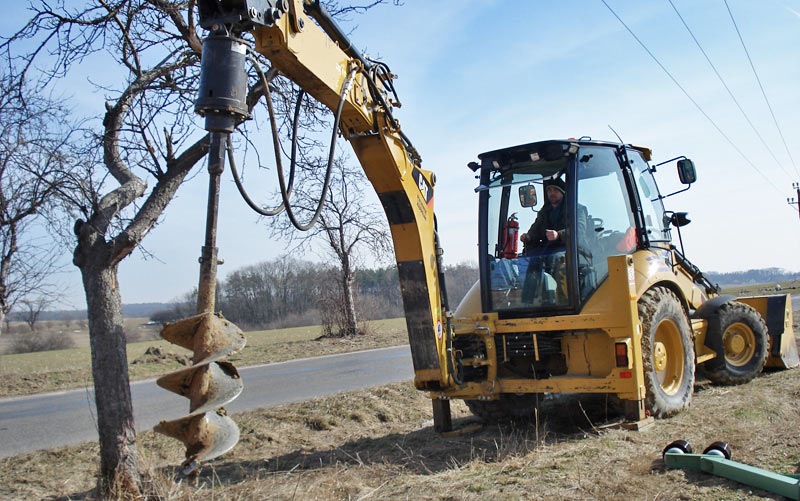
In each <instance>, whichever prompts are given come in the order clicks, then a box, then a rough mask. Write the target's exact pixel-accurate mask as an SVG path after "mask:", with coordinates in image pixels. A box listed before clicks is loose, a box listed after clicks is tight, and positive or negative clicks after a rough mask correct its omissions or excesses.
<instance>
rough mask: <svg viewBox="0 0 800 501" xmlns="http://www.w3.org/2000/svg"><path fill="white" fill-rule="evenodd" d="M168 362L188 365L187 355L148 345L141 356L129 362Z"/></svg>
mask: <svg viewBox="0 0 800 501" xmlns="http://www.w3.org/2000/svg"><path fill="white" fill-rule="evenodd" d="M170 362H178V363H179V364H181V365H189V357H187V356H186V355H178V354H177V353H172V352H171V351H164V349H163V348H160V347H158V346H150V347H148V348H147V350H145V352H144V354H143V355H142V356H141V357H139V358H137V359H136V360H134V361H133V362H131V364H167V363H170Z"/></svg>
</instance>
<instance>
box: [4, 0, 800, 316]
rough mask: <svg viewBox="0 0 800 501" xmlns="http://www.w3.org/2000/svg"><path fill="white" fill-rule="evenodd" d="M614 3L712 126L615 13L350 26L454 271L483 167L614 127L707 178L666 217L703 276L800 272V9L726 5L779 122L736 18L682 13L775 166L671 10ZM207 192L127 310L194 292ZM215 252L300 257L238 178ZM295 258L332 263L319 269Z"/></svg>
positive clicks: (379, 19)
mask: <svg viewBox="0 0 800 501" xmlns="http://www.w3.org/2000/svg"><path fill="white" fill-rule="evenodd" d="M606 3H607V4H608V6H610V7H611V8H612V9H613V10H614V11H615V12H616V13H617V15H618V16H619V17H620V18H621V19H622V20H623V21H624V22H625V23H626V24H627V25H628V26H629V27H630V29H631V30H632V31H633V32H634V33H635V34H636V36H637V37H639V39H640V40H641V41H642V42H643V43H644V45H645V46H646V47H647V49H648V50H649V51H650V52H651V53H652V54H653V55H654V56H655V57H656V58H657V59H658V61H659V62H660V64H661V65H663V67H664V68H666V70H667V71H668V72H669V73H670V74H671V75H672V77H673V78H674V79H675V80H676V81H677V82H678V83H679V84H680V86H681V87H682V88H683V89H685V91H686V93H688V94H689V95H690V96H691V99H693V100H694V102H696V103H697V105H698V106H699V108H700V109H698V107H697V106H695V104H693V103H692V101H691V100H690V99H689V98H688V97H687V96H686V94H685V93H684V92H683V91H682V90H681V89H680V88H679V87H678V86H677V85H676V84H675V83H674V82H673V81H672V80H671V79H670V77H669V76H668V75H667V74H666V73H665V71H664V70H663V69H662V68H661V67H659V64H658V63H656V62H655V61H654V60H653V58H652V57H651V56H650V55H648V53H647V52H646V51H645V49H643V48H642V46H641V45H639V43H638V42H637V41H636V40H635V39H634V38H633V37H632V36H631V34H630V33H629V32H628V31H627V30H626V29H625V27H624V26H623V25H622V24H621V23H620V21H619V20H618V19H617V18H616V17H615V16H614V15H613V14H612V13H611V11H610V10H609V8H608V7H607V6H606V5H605V4H604V3H603V1H602V0H576V1H560V2H549V1H544V0H530V1H522V0H517V1H511V0H507V1H500V0H497V1H477V0H474V1H473V0H459V1H455V0H449V1H444V0H404V2H403V5H402V6H400V7H396V6H392V5H385V6H378V7H376V8H374V9H372V10H370V11H369V12H368V13H366V14H364V15H358V16H353V17H352V18H351V19H350V20H347V21H345V22H343V23H342V25H343V27H344V28H345V29H346V30H347V31H351V40H352V41H353V43H354V45H355V46H357V47H359V48H361V50H362V51H363V52H365V53H366V54H367V55H369V56H371V57H373V58H375V57H377V58H380V59H381V60H383V61H384V62H386V63H387V64H388V65H389V66H390V68H391V69H392V71H393V72H394V73H395V74H397V75H399V78H398V79H397V80H396V81H395V86H396V88H397V91H398V94H399V97H400V99H401V101H402V103H403V106H402V108H400V109H399V110H395V116H396V117H397V118H398V119H399V120H400V122H401V124H402V127H403V130H404V131H405V133H406V134H407V135H408V136H409V138H410V139H411V141H412V142H413V143H414V145H415V146H416V148H417V150H418V151H419V152H420V154H421V156H422V159H423V168H425V169H429V170H432V171H434V172H435V173H436V176H437V179H438V182H437V185H436V187H435V198H434V201H435V211H436V213H437V217H438V221H439V228H440V236H441V241H442V245H443V247H444V251H445V255H444V258H445V262H446V263H451V264H455V263H460V262H473V263H475V262H477V202H478V199H477V195H476V194H475V193H474V188H475V186H476V185H477V180H476V179H474V175H473V173H472V172H471V171H470V170H468V168H467V167H466V165H467V163H468V162H470V161H473V160H476V159H477V156H478V154H480V153H482V152H484V151H489V150H494V149H498V148H503V147H507V146H513V145H516V144H522V143H528V142H533V141H538V140H545V139H562V138H569V137H581V136H590V137H591V138H593V139H598V140H612V141H615V140H616V138H615V136H614V133H613V132H612V131H611V130H610V128H609V126H610V127H613V128H614V130H616V132H617V133H618V134H619V135H620V136H621V138H622V139H623V140H624V141H625V142H626V143H632V144H636V145H641V146H647V147H649V148H651V149H652V150H653V160H654V162H656V163H657V162H660V161H664V160H668V159H670V158H674V157H677V156H679V155H685V156H687V157H689V158H691V159H692V160H693V161H694V162H695V166H696V168H697V174H698V180H697V182H696V183H695V184H694V185H693V186H692V187H691V189H690V190H689V191H687V192H685V193H681V194H679V195H676V196H674V197H670V198H668V199H667V200H666V205H667V209H669V210H675V211H686V212H688V213H689V217H690V219H691V220H692V223H691V224H689V225H688V226H685V227H684V228H682V236H683V242H684V245H685V250H686V254H687V256H688V257H689V259H690V260H691V261H692V262H694V263H695V264H696V265H698V266H699V267H700V268H701V269H702V270H705V271H717V272H726V271H737V270H747V269H751V268H764V267H779V268H784V269H789V270H797V271H800V265H798V262H797V255H798V250H800V218H799V217H798V211H797V206H796V205H795V206H790V205H789V204H788V203H787V200H786V199H787V197H795V198H797V193H796V192H795V191H794V190H793V189H792V183H793V182H800V170H799V169H800V147H799V145H800V141H799V140H800V114H798V110H800V92H798V82H800V0H760V1H754V0H728V5H729V6H730V9H731V11H732V13H733V16H734V18H735V20H736V23H737V25H738V28H739V30H740V32H741V36H742V38H743V39H744V41H745V44H746V47H747V50H748V51H749V54H750V58H751V59H752V62H753V65H754V66H755V68H756V70H757V73H758V77H759V78H760V81H761V86H763V89H764V91H765V93H766V95H767V98H768V99H769V103H770V104H771V107H772V110H773V112H774V116H775V119H774V120H773V118H772V115H771V114H770V110H769V108H768V107H767V105H766V102H765V99H764V97H763V95H762V92H761V90H760V87H759V83H758V81H757V80H756V78H755V76H754V73H753V70H752V69H751V66H750V63H749V62H748V58H747V55H746V54H745V52H744V50H743V48H742V44H741V42H740V40H739V36H738V35H737V32H736V29H735V27H734V25H733V23H732V22H731V18H730V16H729V14H728V10H727V9H726V4H725V2H724V1H723V0H707V1H702V2H698V1H690V0H672V4H674V6H675V8H676V9H677V11H678V12H679V13H680V15H681V16H682V17H683V20H684V21H685V22H686V24H687V25H688V26H689V27H690V28H691V30H692V32H693V33H694V36H695V37H696V39H697V40H698V42H699V43H700V45H701V46H702V48H703V49H704V50H705V52H706V54H707V55H708V57H709V58H710V59H711V61H712V63H713V64H714V66H715V67H716V69H717V71H718V72H719V73H720V75H721V76H722V78H723V79H724V81H725V83H726V84H727V86H728V87H729V88H730V90H731V92H732V93H733V94H734V96H735V97H736V99H737V100H738V102H739V104H740V105H741V107H742V108H743V109H744V111H745V113H746V114H747V116H748V117H749V119H750V121H751V122H752V123H753V125H754V127H755V129H756V130H757V131H758V133H759V134H760V135H761V137H762V138H763V140H764V142H765V143H766V145H767V147H768V148H769V149H767V147H765V146H764V144H763V143H762V142H761V140H760V139H759V138H758V136H757V135H756V134H755V133H754V132H753V129H752V128H751V127H750V125H748V122H747V121H746V119H745V118H744V117H743V115H742V113H741V112H740V111H739V109H738V108H737V106H736V104H735V103H734V101H733V100H732V99H731V97H730V95H729V94H728V92H727V91H726V90H725V88H724V87H723V85H722V84H721V83H720V81H719V79H718V78H717V76H716V75H715V73H714V71H713V70H712V68H711V67H710V66H709V64H708V62H707V61H706V59H705V57H704V56H703V53H702V52H701V51H700V49H698V47H697V45H696V44H695V42H694V41H693V39H692V36H691V35H690V34H689V32H688V31H687V30H686V28H685V27H684V25H683V23H682V22H681V19H680V18H679V16H678V14H676V11H675V9H673V6H672V5H671V4H670V2H669V0H646V1H642V0H636V1H634V0H606ZM14 10H15V15H14V16H9V17H7V18H6V19H5V20H3V21H0V27H2V29H3V31H4V32H5V33H9V32H11V31H13V30H14V29H15V27H16V26H19V25H20V24H21V23H22V22H23V21H24V19H25V18H26V16H25V13H24V11H22V10H21V9H19V8H18V7H15V9H14ZM92 68H95V69H96V71H92ZM87 75H88V76H87ZM90 78H91V79H92V80H94V81H98V80H102V79H103V78H106V79H113V73H110V72H108V71H103V69H102V62H100V61H98V62H92V61H88V62H87V63H86V64H85V65H82V72H81V74H80V75H71V76H70V79H69V80H68V85H67V88H68V89H69V90H70V91H73V92H75V93H76V94H78V95H79V97H78V98H77V101H78V102H79V106H78V107H77V109H80V110H81V111H82V112H90V113H91V112H92V110H94V112H95V113H97V114H98V116H100V114H102V112H103V110H102V103H103V101H104V99H103V97H102V94H100V93H98V92H96V91H94V90H93V89H92V87H91V85H90V84H89V81H88V80H89V79H90ZM701 110H702V111H701ZM709 118H710V120H709ZM712 121H713V124H712ZM775 121H777V124H778V126H779V128H778V127H776V125H775ZM197 123H198V128H200V127H201V122H200V121H199V120H198V121H197ZM714 124H716V126H715V125H714ZM717 128H719V129H720V130H721V132H720V130H718V129H717ZM779 130H780V133H782V134H783V138H784V140H785V146H784V140H782V139H781V136H780V135H779ZM263 133H264V134H265V135H267V134H269V132H268V131H266V130H265V131H263ZM723 134H724V136H723ZM726 137H727V139H726ZM342 149H349V146H346V145H345V146H344V147H343V148H342ZM737 149H738V151H737ZM770 150H771V152H772V153H770ZM264 154H266V155H271V154H272V153H271V151H266V152H262V155H264ZM773 155H774V158H773ZM776 159H777V161H776ZM353 162H355V157H354V156H353ZM273 175H274V174H272V173H271V172H270V173H264V178H263V179H260V180H258V181H255V182H256V184H257V186H258V187H260V188H262V189H264V190H271V189H275V187H276V186H277V181H276V180H275V179H274V178H273V177H272V176H273ZM656 179H657V181H658V182H659V184H660V187H661V190H662V192H667V193H668V192H671V191H675V190H677V189H680V188H681V187H682V186H681V185H680V184H679V183H678V178H677V173H676V171H675V168H674V163H672V164H669V165H664V166H663V167H660V168H659V169H658V172H657V174H656ZM206 189H207V174H206V173H205V171H203V172H202V173H200V174H198V175H196V176H194V177H193V178H192V179H191V180H190V181H188V182H186V183H185V185H184V186H182V187H181V189H180V190H179V192H178V197H177V199H176V200H175V201H173V202H172V203H171V204H170V206H169V207H168V208H167V211H166V213H165V215H164V217H163V218H162V221H161V223H160V224H159V225H158V226H157V227H156V228H155V229H154V230H153V231H151V233H150V234H149V235H148V236H147V237H146V238H145V240H144V247H145V248H146V249H147V251H148V253H149V254H151V255H152V256H151V257H149V258H145V255H144V254H143V253H141V252H135V253H134V254H133V255H132V256H130V257H128V258H127V259H125V260H124V261H123V262H122V264H121V265H120V270H119V279H120V290H121V293H122V298H123V302H124V303H143V302H167V301H170V300H172V299H175V298H177V297H179V296H180V295H182V294H183V293H185V292H187V291H189V290H191V289H192V288H193V287H195V286H196V285H197V279H198V273H199V268H198V264H197V257H198V256H199V253H200V247H201V246H202V243H203V233H204V224H205V206H206V197H207V195H206ZM370 196H371V195H370ZM372 198H374V200H373V202H374V203H375V204H376V205H377V198H375V197H372ZM218 247H219V249H220V256H221V257H222V258H223V259H224V260H225V264H224V265H223V266H221V267H220V270H219V273H220V276H221V277H222V278H224V277H225V275H226V274H228V273H231V272H233V271H234V270H236V269H237V268H240V267H242V266H246V265H249V264H254V263H257V262H260V261H264V260H271V259H276V258H278V257H279V256H281V255H282V254H284V253H286V252H287V246H286V242H285V241H282V240H279V239H275V238H273V237H272V236H271V235H270V233H269V231H268V228H267V226H266V224H265V223H264V222H263V221H260V220H259V219H258V217H257V216H256V215H255V214H254V213H252V212H250V211H249V209H248V208H247V207H246V206H245V204H244V202H243V201H242V200H241V198H240V196H239V195H238V193H237V192H236V190H235V188H234V185H233V181H232V179H231V177H230V171H229V170H226V174H224V176H223V189H222V193H221V209H220V216H219V233H218ZM295 257H298V258H301V259H306V260H311V261H316V262H320V261H324V260H326V258H325V256H324V255H323V254H322V253H321V252H319V251H317V252H314V251H312V252H310V253H307V254H305V255H295ZM367 263H369V259H367ZM62 278H63V280H64V282H65V283H66V284H67V287H68V289H67V290H68V296H67V297H68V299H67V300H66V301H65V303H64V305H63V306H64V307H67V308H76V309H83V308H85V306H84V305H85V302H84V297H83V290H82V287H81V284H80V275H79V273H78V271H77V269H76V268H74V267H71V266H67V267H66V272H65V273H64V274H63V277H62Z"/></svg>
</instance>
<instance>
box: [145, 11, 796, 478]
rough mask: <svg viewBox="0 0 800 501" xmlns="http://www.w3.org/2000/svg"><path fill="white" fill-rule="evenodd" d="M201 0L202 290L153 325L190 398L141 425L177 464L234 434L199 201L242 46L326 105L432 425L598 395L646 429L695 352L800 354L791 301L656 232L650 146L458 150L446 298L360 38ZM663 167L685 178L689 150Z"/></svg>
mask: <svg viewBox="0 0 800 501" xmlns="http://www.w3.org/2000/svg"><path fill="white" fill-rule="evenodd" d="M197 4H198V8H199V14H200V15H199V19H200V24H201V26H202V27H203V28H205V29H206V30H208V31H209V32H210V34H209V36H208V37H207V38H206V40H205V41H204V46H203V55H202V59H203V61H202V73H201V85H200V93H199V96H198V99H197V101H196V111H197V112H198V113H200V114H201V115H203V116H204V117H205V128H206V130H208V131H209V132H210V133H211V138H212V139H211V141H212V142H211V147H212V148H211V155H210V157H211V159H210V163H209V172H210V173H211V175H212V178H211V179H212V180H211V183H210V191H209V218H208V221H209V226H208V227H207V228H209V230H208V233H207V234H208V235H209V238H208V239H207V243H206V247H204V258H203V266H205V267H204V268H201V287H200V289H201V290H205V291H206V292H205V294H203V295H202V296H203V297H204V298H209V297H210V298H211V301H210V303H209V300H208V299H206V300H204V301H203V302H202V304H201V302H199V303H198V315H197V316H196V317H192V318H190V319H186V320H182V321H180V322H178V323H176V324H172V325H168V326H166V327H165V333H164V335H165V337H168V338H169V339H172V340H173V341H174V342H178V343H180V344H182V345H184V346H186V347H188V348H190V349H194V350H195V351H196V352H197V353H196V357H195V359H194V365H193V366H192V367H191V368H187V369H184V370H183V371H181V373H180V374H178V375H167V376H165V377H164V378H162V379H164V383H163V386H165V387H167V388H168V389H171V390H172V391H176V392H178V393H180V394H182V395H185V396H187V397H188V398H190V400H191V406H190V414H189V415H188V416H187V417H185V418H182V419H181V420H178V421H174V422H169V423H162V424H160V425H159V427H157V429H159V430H160V431H162V432H164V433H167V434H169V435H171V436H174V437H176V438H178V439H180V440H182V441H184V442H185V443H186V445H187V464H186V466H187V468H186V470H185V471H191V470H192V469H193V468H194V467H195V465H196V464H197V463H198V462H201V461H204V460H207V459H210V458H212V457H215V456H217V455H219V454H222V453H224V452H225V451H226V450H228V449H230V448H231V447H233V445H234V444H235V443H236V440H237V437H238V429H236V426H235V424H234V423H233V421H232V420H230V418H228V417H227V416H225V415H224V414H225V413H224V410H222V409H221V408H220V406H221V405H223V404H224V403H225V402H228V401H230V400H232V399H233V398H235V397H236V395H238V392H240V391H241V383H240V382H239V380H238V373H237V372H236V370H235V368H234V367H233V365H232V364H230V363H229V362H225V361H223V360H222V359H223V358H225V357H227V356H228V355H230V354H231V353H233V352H235V351H236V350H238V349H241V347H242V346H243V345H244V341H243V339H244V337H243V336H242V335H241V332H240V331H238V329H236V328H235V326H233V325H232V324H230V322H227V321H226V320H224V319H222V318H221V316H220V315H218V314H215V313H214V309H213V283H212V282H213V280H212V279H213V272H215V263H216V248H215V247H214V239H213V238H211V237H213V236H214V235H213V231H212V230H214V229H215V226H214V225H215V224H216V219H215V218H216V212H215V208H214V207H215V206H213V204H212V202H213V201H214V199H213V197H214V190H217V191H216V193H217V196H218V178H219V175H220V173H221V172H222V166H223V165H224V160H225V153H226V151H227V153H228V158H229V160H230V161H231V167H232V169H231V170H233V171H234V176H235V177H236V172H235V170H234V169H233V167H234V164H233V154H232V148H231V145H230V141H229V138H228V136H229V134H231V133H232V132H233V131H234V130H235V128H236V126H237V125H238V124H239V123H241V122H242V121H244V120H246V119H247V118H248V116H249V115H248V108H247V104H246V103H245V99H244V97H245V96H246V94H247V73H246V71H245V64H246V61H248V60H253V59H254V57H255V56H256V55H258V54H261V55H263V56H265V57H266V58H268V59H269V61H270V63H271V65H272V69H273V70H277V71H279V72H280V73H281V74H283V75H284V76H286V77H288V78H289V79H291V80H293V81H294V82H295V83H296V84H297V85H298V86H299V87H300V88H301V89H302V90H303V91H305V92H306V93H308V94H310V95H311V96H313V97H314V98H315V99H317V100H318V101H319V102H321V103H323V104H324V105H325V106H327V107H328V108H330V109H331V110H335V118H334V121H335V122H334V123H335V125H334V127H335V129H336V130H337V131H338V132H339V133H340V134H341V136H343V137H344V138H345V139H346V140H347V141H349V142H350V144H351V145H352V147H353V150H354V151H355V154H356V156H357V157H358V160H359V162H360V163H361V165H362V167H363V169H364V171H365V173H366V175H367V177H368V179H369V181H370V182H371V183H372V185H373V187H374V188H375V191H376V192H377V194H378V197H379V199H380V201H381V203H382V205H383V208H384V210H385V212H386V217H387V220H388V222H389V226H390V230H391V234H392V238H393V242H394V251H395V256H396V259H397V270H398V274H399V279H400V287H401V293H402V298H403V305H404V309H405V315H406V324H407V328H408V338H409V344H410V348H411V355H412V361H413V365H414V385H415V386H416V388H418V389H419V390H422V391H426V392H428V393H429V395H430V397H431V401H432V403H433V415H434V426H435V428H436V430H437V431H440V432H445V431H449V430H451V429H452V422H451V418H450V407H449V401H450V400H451V399H463V400H465V401H466V403H467V405H468V406H469V408H470V409H471V410H472V411H473V412H474V413H475V414H477V415H478V416H480V417H481V418H483V419H487V420H493V419H508V418H520V417H527V416H529V415H530V414H531V413H532V412H533V409H534V406H535V404H536V396H537V395H541V394H545V393H599V394H607V395H611V396H613V397H614V398H616V399H618V400H619V402H620V404H621V405H622V406H623V408H624V414H625V417H626V418H627V420H628V421H629V422H631V423H634V424H635V423H642V422H644V421H646V420H648V419H649V418H650V416H654V417H665V416H669V415H671V414H673V413H675V412H678V411H680V410H681V409H684V408H685V407H686V406H687V405H689V402H690V400H691V397H692V391H693V385H694V381H695V368H696V366H697V367H700V370H702V371H703V372H704V373H705V374H706V375H707V376H708V378H709V379H711V380H712V381H715V382H718V383H722V384H738V383H743V382H746V381H749V380H750V379H752V378H753V377H755V376H756V375H757V374H758V373H759V372H760V371H761V370H762V368H763V367H764V365H765V364H766V365H770V366H785V367H794V366H797V365H798V364H800V361H799V360H798V356H797V350H796V346H795V339H794V333H793V332H792V312H791V302H790V301H789V299H788V296H770V297H752V298H733V297H730V296H721V295H719V291H718V289H717V288H716V287H715V286H713V285H712V284H711V283H710V282H709V281H708V280H707V278H706V277H705V276H704V275H703V274H702V273H701V272H700V270H698V269H697V267H695V266H694V265H693V264H692V263H690V262H689V260H688V259H687V258H686V257H685V256H684V253H683V251H682V250H683V249H682V245H681V249H680V250H679V249H678V248H677V247H676V246H675V245H673V243H672V232H673V230H675V229H677V231H678V234H679V231H680V227H681V226H682V225H684V224H686V223H687V222H688V218H687V217H686V214H685V213H680V212H675V213H673V212H668V211H666V210H665V209H664V205H663V200H664V198H666V197H668V196H670V195H672V194H668V195H663V194H661V192H660V191H659V189H658V186H657V184H656V182H655V178H654V173H655V172H656V168H657V167H658V166H659V165H662V164H656V165H651V164H650V160H651V158H650V157H651V152H650V150H648V149H647V148H642V147H637V146H632V145H627V144H623V143H622V142H621V141H620V143H610V142H602V141H595V140H592V139H591V138H586V137H583V138H580V139H565V140H549V141H539V142H533V143H530V144H524V145H519V146H513V147H508V148H503V149H498V150H494V151H490V152H486V153H483V154H481V155H478V162H469V164H468V165H469V168H470V169H471V170H472V171H473V172H474V173H476V174H477V176H478V178H479V185H478V187H477V188H476V191H477V192H478V193H479V206H478V220H479V231H478V252H479V254H478V259H479V264H480V280H479V281H478V282H477V283H476V284H475V286H473V288H472V289H471V290H470V292H469V293H468V294H467V296H466V297H465V298H464V300H463V301H462V302H461V304H460V305H459V306H458V307H457V308H456V309H455V311H453V312H451V310H450V307H449V305H448V301H447V294H446V287H445V284H444V273H443V264H442V254H443V252H442V248H441V246H440V243H439V238H438V234H437V231H436V219H435V217H434V213H433V203H434V199H435V197H434V193H435V185H436V177H435V176H434V174H433V172H431V171H429V170H424V169H422V160H421V157H420V155H419V153H418V152H417V150H416V149H415V148H414V146H413V145H412V143H411V141H410V140H409V138H408V137H407V136H406V134H405V133H404V131H403V130H402V129H401V127H400V123H399V122H398V121H397V119H396V118H395V117H394V115H393V110H394V108H395V107H397V106H399V99H398V97H397V94H396V92H395V89H394V85H393V81H392V80H393V78H394V75H393V74H392V73H391V71H390V70H389V69H388V66H387V65H386V64H385V63H383V62H378V61H373V60H371V59H368V58H366V57H364V56H363V55H362V54H361V53H360V52H359V51H358V50H356V49H355V48H354V47H353V45H352V44H351V43H350V41H349V40H348V38H347V37H346V36H345V35H344V33H343V32H342V30H341V29H339V27H338V26H337V25H336V23H335V22H334V21H333V19H332V18H331V17H330V16H329V15H328V14H327V12H326V11H325V9H324V7H323V5H322V4H321V3H320V2H319V1H308V0H306V1H303V0H199V1H198V2H197ZM257 70H258V72H259V74H260V78H261V81H262V84H264V86H265V87H266V88H265V89H264V91H265V92H266V94H267V99H269V85H268V83H267V81H266V78H264V74H263V73H262V72H261V70H260V68H257ZM273 134H276V131H275V130H274V129H273ZM276 142H277V138H276ZM277 156H278V157H279V156H280V155H277ZM672 161H676V165H677V169H678V174H679V176H680V179H681V181H682V182H683V183H684V184H686V185H687V189H688V186H689V185H691V183H693V182H694V181H695V178H696V173H695V169H694V164H693V163H692V162H691V161H690V160H688V159H686V158H682V157H681V158H676V159H672V160H670V161H668V162H672ZM277 162H278V167H280V158H277ZM215 176H216V177H215ZM238 182H239V181H238V179H237V184H238ZM282 183H283V181H282V180H281V191H282V197H283V200H284V206H285V207H286V208H287V210H288V209H289V208H290V207H291V204H290V199H289V197H288V193H287V190H286V189H285V187H284V186H283V184H282ZM553 185H556V186H557V187H558V190H559V191H560V192H561V201H560V202H559V207H560V208H556V209H551V208H548V207H547V205H548V204H550V205H553V203H552V201H551V200H550V199H549V196H550V195H549V191H548V188H549V187H550V186H553ZM554 210H557V211H558V212H559V216H558V218H553V219H551V221H549V222H548V223H552V224H551V225H553V226H555V225H556V223H558V222H559V221H561V227H559V228H551V229H553V230H554V231H555V230H557V235H558V237H557V238H553V239H550V238H549V237H548V239H547V240H546V241H539V242H536V241H534V240H535V239H532V238H527V239H526V240H527V241H526V242H525V245H524V246H522V247H521V246H520V240H521V238H522V236H521V230H524V229H527V228H528V227H529V226H531V224H532V223H533V222H534V221H535V219H536V217H537V213H543V214H545V215H546V216H547V217H549V215H550V214H551V213H552V212H553V211H554ZM212 213H213V214H212ZM212 216H214V217H212ZM543 217H544V216H543ZM211 223H213V225H212V224H211ZM298 226H303V225H298ZM527 233H530V232H527ZM527 233H526V234H527ZM206 249H208V250H207V251H206ZM206 256H207V257H206ZM210 261H213V262H210ZM212 266H213V267H214V269H213V270H212V269H211V267H212ZM203 284H207V287H205V288H204V287H203ZM209 288H210V289H209ZM209 290H210V291H209Z"/></svg>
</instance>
